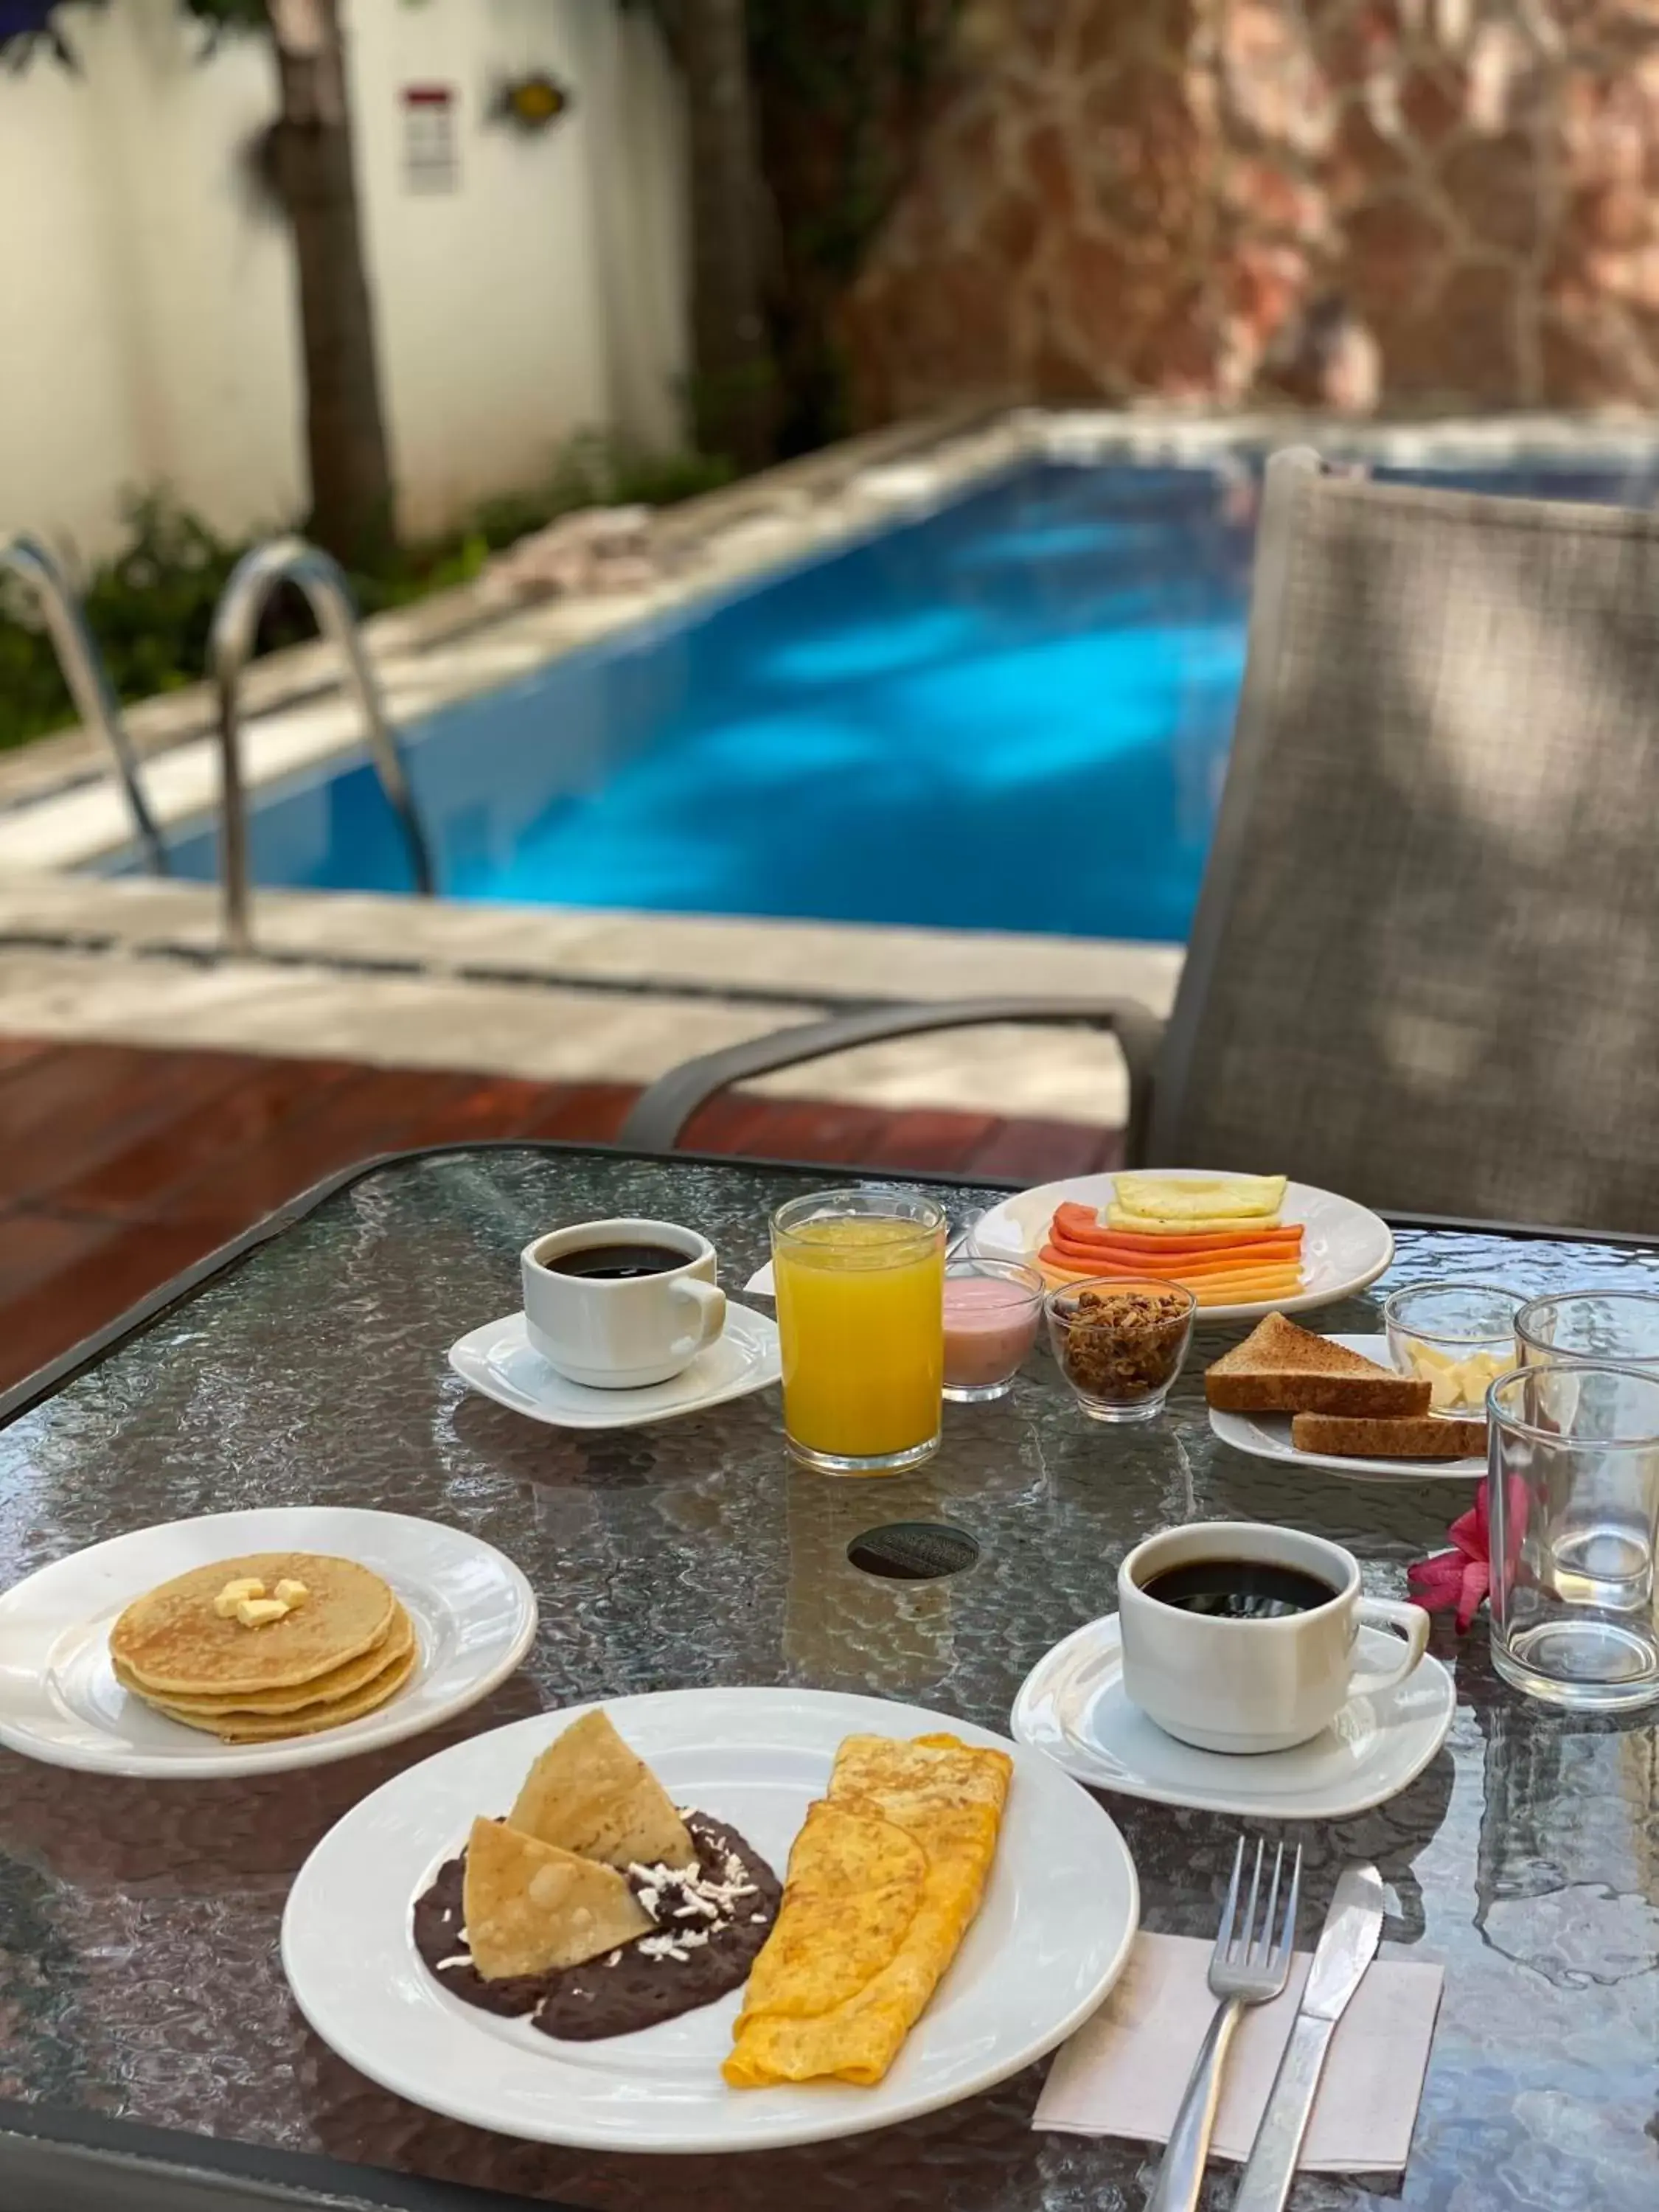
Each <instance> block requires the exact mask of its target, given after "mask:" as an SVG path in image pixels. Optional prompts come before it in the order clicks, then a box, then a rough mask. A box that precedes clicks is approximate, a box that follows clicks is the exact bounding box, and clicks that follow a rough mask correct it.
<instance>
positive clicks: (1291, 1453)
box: [1210, 1336, 1486, 1482]
mask: <svg viewBox="0 0 1659 2212" xmlns="http://www.w3.org/2000/svg"><path fill="white" fill-rule="evenodd" d="M1331 1342H1332V1343H1333V1344H1340V1345H1343V1346H1346V1349H1347V1350H1348V1351H1350V1352H1364V1355H1365V1357H1366V1358H1367V1359H1374V1360H1376V1363H1377V1364H1378V1366H1379V1367H1389V1368H1391V1367H1392V1366H1393V1364H1394V1362H1393V1361H1392V1359H1390V1358H1389V1340H1388V1338H1387V1337H1386V1336H1334V1337H1332V1339H1331ZM1210 1426H1211V1428H1212V1430H1213V1431H1215V1433H1216V1435H1217V1436H1218V1437H1220V1439H1221V1441H1222V1443H1224V1444H1231V1446H1232V1447H1233V1449H1234V1450H1235V1451H1242V1452H1249V1455H1250V1456H1251V1457H1252V1458H1253V1459H1272V1460H1278V1461H1279V1462H1282V1463H1283V1464H1284V1465H1285V1466H1287V1467H1317V1468H1323V1469H1324V1470H1325V1472H1326V1473H1327V1474H1353V1475H1360V1476H1363V1477H1364V1480H1366V1481H1368V1482H1474V1481H1476V1480H1478V1479H1479V1478H1480V1476H1481V1475H1483V1474H1485V1473H1486V1461H1485V1459H1484V1458H1471V1459H1352V1458H1350V1457H1349V1456H1348V1455H1346V1453H1343V1452H1310V1451H1298V1450H1297V1448H1296V1446H1295V1445H1294V1444H1293V1443H1291V1417H1290V1415H1289V1414H1288V1413H1218V1412H1217V1411H1216V1409H1215V1407H1213V1406H1212V1407H1211V1408H1210Z"/></svg>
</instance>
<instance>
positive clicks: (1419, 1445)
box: [1291, 1413, 1486, 1459]
mask: <svg viewBox="0 0 1659 2212" xmlns="http://www.w3.org/2000/svg"><path fill="white" fill-rule="evenodd" d="M1291 1443H1293V1444H1294V1445H1295V1446H1296V1448H1297V1450H1298V1451H1309V1452H1340V1453H1341V1454H1343V1455H1345V1456H1346V1457H1347V1458H1349V1459H1475V1458H1484V1457H1485V1456H1486V1423H1485V1422H1484V1421H1456V1420H1450V1419H1444V1418H1443V1417H1442V1416H1441V1415H1440V1414H1438V1413H1432V1414H1430V1413H1425V1414H1423V1415H1422V1416H1420V1417H1419V1418H1417V1419H1409V1420H1401V1421H1386V1420H1384V1421H1364V1420H1354V1419H1350V1418H1348V1417H1347V1416H1346V1415H1344V1414H1340V1413H1298V1414H1297V1416H1296V1418H1295V1419H1294V1420H1292V1422H1291Z"/></svg>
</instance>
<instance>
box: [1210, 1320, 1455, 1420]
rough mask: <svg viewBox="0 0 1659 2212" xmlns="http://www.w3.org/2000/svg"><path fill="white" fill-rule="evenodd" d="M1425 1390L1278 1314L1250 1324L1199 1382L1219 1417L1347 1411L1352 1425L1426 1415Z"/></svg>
mask: <svg viewBox="0 0 1659 2212" xmlns="http://www.w3.org/2000/svg"><path fill="white" fill-rule="evenodd" d="M1430 1390H1431V1385H1430V1384H1429V1383H1427V1382H1426V1381H1425V1380H1423V1379H1421V1378H1419V1376H1415V1375H1397V1374H1395V1371H1394V1370H1393V1369H1392V1368H1390V1367H1379V1366H1378V1365H1377V1364H1376V1361H1375V1360H1374V1359H1367V1358H1365V1357H1364V1354H1363V1353H1360V1352H1350V1351H1349V1350H1348V1349H1347V1348H1346V1346H1344V1345H1340V1344H1333V1343H1332V1342H1331V1340H1330V1339H1329V1337H1328V1336H1316V1335H1314V1334H1313V1333H1312V1331H1311V1330H1310V1329H1305V1328H1297V1325H1296V1323H1295V1322H1293V1321H1286V1320H1285V1316H1284V1315H1283V1314H1279V1313H1273V1314H1269V1315H1268V1316H1267V1319H1266V1320H1265V1321H1261V1322H1257V1323H1256V1325H1255V1328H1253V1329H1252V1330H1251V1331H1250V1334H1249V1335H1248V1336H1247V1337H1246V1338H1245V1340H1244V1341H1243V1344H1236V1345H1235V1346H1233V1348H1232V1350H1231V1352H1226V1353H1225V1354H1224V1355H1223V1357H1222V1358H1219V1359H1218V1360H1217V1361H1216V1363H1215V1364H1214V1366H1212V1368H1211V1369H1210V1370H1208V1372H1207V1373H1206V1376H1205V1377H1204V1391H1205V1395H1206V1397H1207V1398H1208V1399H1209V1401H1210V1403H1211V1404H1212V1406H1213V1407H1215V1409H1216V1411H1217V1412H1218V1413H1347V1414H1350V1415H1352V1417H1353V1418H1354V1419H1357V1420H1392V1419H1401V1418H1405V1417H1407V1416H1408V1415H1411V1414H1414V1413H1427V1412H1428V1410H1429V1395H1430Z"/></svg>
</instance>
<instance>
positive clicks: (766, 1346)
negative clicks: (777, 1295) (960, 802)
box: [449, 1301, 783, 1429]
mask: <svg viewBox="0 0 1659 2212" xmlns="http://www.w3.org/2000/svg"><path fill="white" fill-rule="evenodd" d="M449 1364H450V1365H451V1366H452V1367H453V1369H454V1370H455V1372H456V1373H457V1374H458V1375H459V1376H460V1378H461V1380H462V1382H463V1383H466V1384H467V1385H468V1386H469V1388H471V1389H474V1390H480V1391H482V1392H483V1395H484V1396H485V1397H486V1398H493V1399H494V1400H495V1402H496V1404H497V1405H498V1406H510V1407H512V1409H513V1412H514V1413H527V1414H528V1415H529V1417H530V1419H532V1421H545V1422H547V1423H548V1425H550V1427H552V1428H556V1429H635V1428H638V1427H639V1426H640V1425H641V1423H642V1422H645V1421H667V1420H671V1419H673V1418H674V1417H675V1416H676V1415H677V1414H679V1413H702V1412H703V1411H704V1409H705V1408H706V1407H709V1406H721V1405H724V1404H725V1402H726V1400H727V1399H728V1398H744V1397H746V1396H747V1395H748V1394H749V1393H750V1391H751V1390H763V1389H765V1388H766V1386H767V1384H768V1383H775V1382H777V1381H778V1379H779V1377H780V1376H781V1374H782V1372H783V1363H782V1360H781V1358H780V1356H779V1352H778V1325H777V1323H776V1322H775V1321H772V1320H769V1318H768V1317H767V1316H766V1315H765V1314H757V1313H751V1312H750V1310H749V1308H748V1307H747V1306H738V1305H732V1304H731V1303H730V1302H729V1301H728V1302H727V1304H726V1327H725V1328H724V1330H723V1331H722V1332H721V1334H720V1339H719V1340H718V1342H716V1343H714V1344H711V1345H710V1346H708V1350H707V1351H706V1352H699V1353H698V1354H697V1356H696V1358H695V1359H694V1360H693V1361H692V1362H691V1364H690V1366H689V1367H685V1368H683V1369H682V1370H680V1372H679V1373H678V1375H676V1376H671V1378H670V1380H669V1381H668V1382H666V1383H649V1384H647V1387H646V1388H645V1389H642V1390H590V1389H588V1388H587V1386H586V1384H585V1383H568V1382H567V1381H566V1380H565V1378H564V1376H562V1375H560V1374H557V1373H556V1371H555V1370H553V1369H552V1368H551V1367H550V1366H549V1365H548V1364H547V1362H546V1360H544V1358H542V1356H541V1354H540V1352H533V1351H532V1349H531V1347H530V1344H529V1340H527V1338H526V1335H525V1321H524V1316H523V1314H521V1313H514V1314H507V1315H506V1316H503V1318H502V1319H501V1320H500V1321H491V1322H485V1323H484V1325H483V1328H475V1329H473V1330H471V1332H470V1333H469V1334H467V1335H465V1336H464V1337H462V1338H461V1340H460V1341H459V1343H457V1344H452V1345H451V1346H450V1347H449Z"/></svg>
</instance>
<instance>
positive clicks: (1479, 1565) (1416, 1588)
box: [1406, 1477, 1492, 1635]
mask: <svg viewBox="0 0 1659 2212" xmlns="http://www.w3.org/2000/svg"><path fill="white" fill-rule="evenodd" d="M1487 1505H1488V1493H1487V1488H1486V1480H1485V1479H1484V1477H1483V1478H1482V1480H1481V1484H1480V1489H1479V1490H1477V1491H1476V1492H1475V1494H1474V1504H1473V1505H1472V1506H1471V1507H1470V1508H1469V1510H1468V1512H1467V1513H1465V1514H1463V1515H1462V1516H1460V1517H1459V1518H1458V1519H1457V1520H1455V1521H1454V1522H1452V1524H1451V1527H1450V1528H1449V1529H1448V1530H1447V1531H1446V1533H1447V1534H1448V1535H1449V1537H1450V1538H1451V1540H1452V1542H1453V1543H1454V1544H1455V1546H1456V1549H1455V1551H1451V1552H1435V1553H1431V1554H1430V1556H1429V1557H1428V1558H1427V1559H1418V1560H1415V1561H1413V1564H1412V1565H1410V1566H1409V1567H1407V1570H1406V1585H1407V1589H1409V1590H1410V1592H1411V1594H1412V1595H1413V1597H1414V1598H1415V1599H1416V1601H1417V1602H1418V1603H1419V1605H1420V1606H1425V1607H1427V1609H1428V1610H1429V1612H1431V1613H1443V1612H1445V1610H1446V1609H1447V1607H1449V1606H1455V1607H1456V1609H1457V1630H1458V1633H1459V1635H1462V1632H1463V1631H1464V1630H1465V1629H1466V1628H1468V1626H1469V1624H1470V1622H1471V1621H1472V1620H1474V1616H1475V1614H1476V1613H1479V1612H1480V1608H1481V1607H1482V1606H1483V1605H1484V1604H1485V1603H1486V1594H1487V1592H1488V1590H1489V1589H1491V1587H1492V1532H1491V1528H1490V1524H1489V1522H1488V1520H1487Z"/></svg>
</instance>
